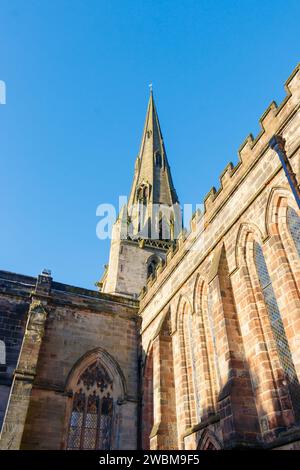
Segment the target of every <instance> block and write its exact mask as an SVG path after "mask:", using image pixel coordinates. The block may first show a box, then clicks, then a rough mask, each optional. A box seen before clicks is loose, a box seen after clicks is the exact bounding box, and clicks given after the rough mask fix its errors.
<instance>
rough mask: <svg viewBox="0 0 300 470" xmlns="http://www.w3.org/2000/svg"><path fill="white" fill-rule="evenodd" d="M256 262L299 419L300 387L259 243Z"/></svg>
mask: <svg viewBox="0 0 300 470" xmlns="http://www.w3.org/2000/svg"><path fill="white" fill-rule="evenodd" d="M254 261H255V266H256V270H257V274H258V278H259V283H260V286H261V289H262V293H263V297H264V301H265V305H266V308H267V311H268V314H269V318H270V323H271V329H272V333H273V337H274V340H275V344H276V349H277V352H278V357H279V361H280V364H281V367H282V369H283V372H284V374H285V377H286V380H287V382H288V385H289V390H290V394H291V399H292V403H293V408H294V412H295V415H296V416H297V417H299V414H300V385H299V381H298V378H297V373H296V370H295V366H294V363H293V359H292V355H291V351H290V348H289V344H288V340H287V337H286V333H285V329H284V325H283V322H282V318H281V314H280V310H279V307H278V304H277V300H276V297H275V294H274V290H273V286H272V281H271V278H270V275H269V271H268V268H267V265H266V261H265V257H264V254H263V251H262V248H261V246H260V245H259V244H258V243H257V242H254Z"/></svg>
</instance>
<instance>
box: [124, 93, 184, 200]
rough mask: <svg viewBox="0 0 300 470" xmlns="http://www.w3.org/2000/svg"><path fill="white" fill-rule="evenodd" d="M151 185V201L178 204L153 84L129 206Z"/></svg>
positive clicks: (149, 191) (149, 194)
mask: <svg viewBox="0 0 300 470" xmlns="http://www.w3.org/2000/svg"><path fill="white" fill-rule="evenodd" d="M143 185H144V186H147V190H148V202H149V203H150V204H165V205H168V206H172V205H173V204H175V203H178V197H177V194H176V191H175V188H174V185H173V181H172V176H171V171H170V166H169V163H168V159H167V154H166V150H165V146H164V141H163V136H162V132H161V128H160V124H159V119H158V115H157V110H156V106H155V102H154V96H153V90H152V85H151V87H150V97H149V102H148V108H147V114H146V120H145V125H144V131H143V136H142V142H141V147H140V152H139V155H138V157H137V159H136V164H135V175H134V180H133V184H132V189H131V193H130V198H129V209H130V207H131V206H132V205H133V204H137V203H138V198H139V189H140V188H141V187H142V186H143Z"/></svg>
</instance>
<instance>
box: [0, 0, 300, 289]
mask: <svg viewBox="0 0 300 470" xmlns="http://www.w3.org/2000/svg"><path fill="white" fill-rule="evenodd" d="M0 11H1V15H0V53H1V60H0V80H4V81H5V82H6V85H7V104H6V105H1V106H0V136H1V137H0V158H1V171H0V210H1V231H0V269H5V270H9V271H14V272H18V273H24V274H29V275H37V274H38V273H39V272H40V271H41V269H42V268H43V267H47V268H50V269H52V272H53V277H54V279H55V280H57V281H61V282H65V283H69V284H74V285H79V286H84V287H88V288H94V282H95V281H96V280H97V279H99V277H100V275H101V273H102V271H103V265H104V264H105V263H106V262H107V260H108V255H109V242H107V241H106V242H103V241H100V240H98V239H97V237H96V224H97V221H98V219H97V217H96V207H97V205H98V204H100V203H103V202H112V203H117V200H118V195H119V194H127V193H128V192H129V189H130V185H131V180H132V176H133V168H134V160H135V157H136V155H137V153H138V149H139V144H140V138H141V134H142V128H143V124H144V117H145V113H146V106H147V101H148V94H149V91H148V84H149V82H153V84H154V93H155V98H156V104H157V108H158V113H159V116H160V121H161V125H162V130H163V134H164V138H165V143H166V147H167V153H168V158H169V161H170V164H171V168H172V172H173V179H174V183H175V186H176V188H177V192H178V194H179V197H180V200H181V202H184V203H193V204H196V203H199V202H201V201H202V199H203V196H204V195H205V194H206V193H207V192H208V191H209V189H210V187H211V186H213V185H215V186H218V184H219V183H218V181H219V179H218V178H219V174H220V173H221V172H222V170H223V169H224V167H225V166H226V164H227V163H228V162H229V161H230V160H231V161H233V162H234V163H235V162H236V161H237V149H238V147H239V146H240V144H241V143H242V142H243V140H244V139H245V137H246V136H247V134H249V132H252V133H254V134H256V133H257V132H258V130H259V125H258V120H259V117H260V116H261V115H262V113H263V112H264V110H265V109H266V107H267V106H268V105H269V103H270V102H271V101H272V100H273V99H275V100H277V101H278V102H280V101H281V100H282V98H283V97H284V88H283V84H284V81H285V80H286V79H287V78H288V76H289V75H290V73H291V72H292V70H293V69H294V67H295V66H296V64H297V63H298V62H299V58H300V54H299V51H300V35H299V18H300V2H299V0H285V1H281V0H263V1H255V0H252V1H251V0H239V1H234V0H223V1H221V0H214V1H213V0H206V1H203V0H197V1H192V0H181V1H178V0H172V1H171V0H165V1H159V0H156V1H149V0H132V1H131V0H123V1H117V0H115V1H113V0H105V1H104V0H97V1H96V0H95V1H93V0H85V1H83V0H82V1H80V0H26V1H25V0H19V1H16V0H0Z"/></svg>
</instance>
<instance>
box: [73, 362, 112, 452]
mask: <svg viewBox="0 0 300 470" xmlns="http://www.w3.org/2000/svg"><path fill="white" fill-rule="evenodd" d="M112 393H113V382H112V380H111V379H110V377H109V375H108V373H107V371H106V370H105V368H104V367H103V366H102V364H101V363H100V362H99V361H96V362H95V363H93V364H91V365H90V366H89V367H88V368H87V369H86V370H85V371H84V372H83V373H82V374H81V376H80V377H79V379H78V381H77V386H76V391H75V392H74V396H73V404H72V412H71V417H70V425H69V435H68V444H67V448H68V449H103V450H110V448H111V440H112V424H113V423H112V421H113V408H114V407H113V398H112Z"/></svg>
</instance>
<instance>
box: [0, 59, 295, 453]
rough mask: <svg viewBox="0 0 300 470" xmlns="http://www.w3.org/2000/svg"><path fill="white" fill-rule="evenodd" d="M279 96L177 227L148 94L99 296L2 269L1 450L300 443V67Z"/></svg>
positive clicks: (174, 198)
mask: <svg viewBox="0 0 300 470" xmlns="http://www.w3.org/2000/svg"><path fill="white" fill-rule="evenodd" d="M285 89H286V96H285V98H284V100H283V101H282V102H281V103H280V105H277V104H276V103H275V102H272V103H271V104H270V106H269V107H268V108H267V110H266V111H265V112H264V114H263V115H262V116H261V118H260V121H259V122H260V127H261V130H260V132H259V134H258V135H257V136H256V137H253V136H252V135H251V134H250V135H249V136H248V137H247V138H246V140H245V141H244V142H243V143H242V145H241V146H240V148H239V151H238V156H239V161H238V163H237V164H236V165H233V164H232V163H229V164H228V165H227V166H226V168H225V169H224V170H223V171H222V172H221V173H220V182H219V187H218V189H215V187H212V188H211V189H210V191H209V192H208V193H207V195H206V197H205V199H204V203H203V210H202V211H196V212H195V214H194V215H193V217H192V220H191V221H190V226H189V227H188V228H184V227H183V224H182V213H181V208H180V203H179V198H178V195H177V193H176V189H175V187H174V184H173V181H172V176H171V169H170V164H169V159H168V158H167V153H166V147H165V143H164V139H163V135H162V131H161V127H160V123H159V119H158V114H157V109H156V105H155V101H154V97H153V93H152V92H151V93H150V98H149V103H148V108H147V113H146V120H145V126H144V131H143V135H142V141H141V146H140V151H139V155H138V157H137V159H136V162H135V169H134V175H133V183H132V188H131V192H130V194H129V198H128V204H126V205H125V206H124V207H123V208H122V210H121V211H120V214H119V216H118V219H117V220H116V222H115V224H114V227H113V233H112V241H111V249H110V254H109V262H108V265H107V268H106V270H105V272H104V274H103V275H102V277H101V279H100V281H99V282H98V283H97V285H98V290H89V289H84V288H80V287H75V286H71V285H67V284H63V283H59V282H56V281H55V280H54V279H53V278H52V276H51V272H50V271H48V270H44V271H43V272H42V273H41V274H40V275H38V276H37V277H31V276H27V275H23V274H16V273H12V272H7V271H0V429H1V434H0V449H33V450H35V449H37V450H38V449H66V450H69V449H70V450H72V449H89V450H90V449H102V450H115V449H120V450H127V449H130V450H133V449H152V450H156V449H160V450H171V449H185V450H196V449H198V450H221V449H232V450H234V449H288V450H292V449H299V450H300V207H299V205H298V204H297V197H295V193H296V194H297V193H298V194H299V193H300V186H299V182H300V65H298V66H297V67H296V69H295V70H294V71H293V73H292V74H291V76H290V77H289V78H288V80H287V82H286V85H285ZM274 136H276V139H277V140H276V142H277V144H276V145H277V147H276V146H275V147H274V145H270V140H271V139H272V138H273V137H274ZM278 146H279V147H280V149H281V151H282V152H284V153H285V155H286V158H287V162H288V167H289V170H290V177H289V178H288V177H287V173H286V171H285V168H284V167H283V165H282V163H281V161H280V159H279V158H278V152H277V151H276V149H278ZM172 164H173V165H176V161H173V162H172ZM288 176H289V175H288ZM295 182H296V185H295ZM292 183H294V187H293V185H292ZM195 184H197V175H196V174H195Z"/></svg>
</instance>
